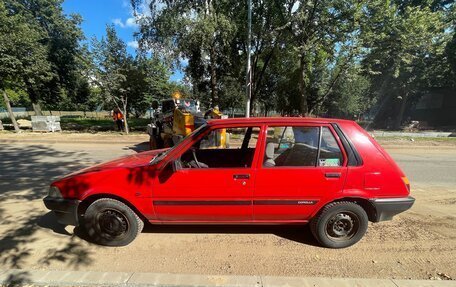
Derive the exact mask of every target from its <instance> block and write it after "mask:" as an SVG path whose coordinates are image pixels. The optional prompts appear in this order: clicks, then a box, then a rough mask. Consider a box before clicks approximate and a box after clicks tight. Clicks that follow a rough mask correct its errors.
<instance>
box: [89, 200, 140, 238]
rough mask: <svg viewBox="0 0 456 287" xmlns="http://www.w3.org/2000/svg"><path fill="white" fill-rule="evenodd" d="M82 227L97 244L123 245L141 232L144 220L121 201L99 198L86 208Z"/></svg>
mask: <svg viewBox="0 0 456 287" xmlns="http://www.w3.org/2000/svg"><path fill="white" fill-rule="evenodd" d="M84 227H85V229H86V231H87V234H88V235H89V237H90V238H91V239H92V240H93V241H94V242H95V243H97V244H100V245H105V246H125V245H128V244H129V243H130V242H132V241H133V240H134V239H135V238H136V236H138V234H139V233H141V231H142V229H143V227H144V222H143V221H142V220H141V218H139V216H138V215H137V214H136V213H135V212H134V211H133V210H131V208H130V207H128V206H127V205H126V204H124V203H123V202H120V201H118V200H115V199H112V198H101V199H98V200H96V201H94V202H93V203H92V204H91V205H90V206H89V207H88V208H87V210H86V212H85V214H84Z"/></svg>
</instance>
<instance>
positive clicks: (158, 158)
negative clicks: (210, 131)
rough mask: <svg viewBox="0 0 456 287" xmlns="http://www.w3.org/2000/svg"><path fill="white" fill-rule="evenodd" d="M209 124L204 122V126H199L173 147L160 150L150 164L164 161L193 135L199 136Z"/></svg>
mask: <svg viewBox="0 0 456 287" xmlns="http://www.w3.org/2000/svg"><path fill="white" fill-rule="evenodd" d="M206 127H207V125H206V124H203V125H202V126H200V127H199V128H197V129H196V130H194V131H193V132H192V133H190V134H189V135H188V136H186V137H185V138H184V139H183V140H182V141H181V142H180V143H178V144H176V145H175V146H173V147H172V148H169V149H167V150H165V151H162V152H160V153H159V154H157V155H156V156H155V157H154V158H152V160H151V161H150V164H156V163H159V162H160V161H162V160H163V159H164V158H165V157H166V156H167V155H168V154H169V153H170V152H171V151H172V150H174V149H175V148H176V147H177V146H179V145H181V144H185V143H184V142H186V141H188V140H189V139H191V138H192V137H195V136H198V135H199V134H200V133H201V132H203V131H204V130H205V129H206Z"/></svg>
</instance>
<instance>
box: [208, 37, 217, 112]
mask: <svg viewBox="0 0 456 287" xmlns="http://www.w3.org/2000/svg"><path fill="white" fill-rule="evenodd" d="M210 61H211V64H210V70H211V100H212V103H211V105H212V108H213V107H215V106H218V105H219V98H218V92H217V70H216V67H215V65H216V53H215V47H214V46H212V47H211V51H210Z"/></svg>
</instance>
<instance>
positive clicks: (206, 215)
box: [44, 118, 414, 248]
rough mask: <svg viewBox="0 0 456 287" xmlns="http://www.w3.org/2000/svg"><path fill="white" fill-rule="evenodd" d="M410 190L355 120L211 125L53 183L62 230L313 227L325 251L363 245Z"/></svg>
mask: <svg viewBox="0 0 456 287" xmlns="http://www.w3.org/2000/svg"><path fill="white" fill-rule="evenodd" d="M409 194H410V185H409V182H408V180H407V177H405V175H404V173H403V172H402V171H401V170H400V168H399V167H398V166H397V165H396V163H395V162H394V161H393V159H392V158H391V157H390V156H389V155H388V154H387V153H386V152H385V151H384V150H383V149H382V148H381V147H380V145H379V144H378V143H377V142H376V141H375V140H374V139H372V138H371V137H370V136H369V135H368V134H367V133H366V132H365V131H364V130H363V129H362V128H361V127H360V126H359V125H357V124H356V123H355V122H353V121H347V120H335V119H318V118H317V119H315V118H250V119H245V118H235V119H224V120H212V121H210V122H208V123H207V124H205V125H203V126H201V127H200V128H198V129H197V130H195V131H194V132H193V133H192V134H190V135H189V136H188V137H186V138H185V139H184V140H182V141H181V142H180V143H179V144H178V145H176V146H174V147H173V148H170V149H166V150H155V151H149V152H143V153H139V154H136V155H131V156H127V157H123V158H120V159H116V160H113V161H110V162H107V163H102V164H99V165H96V166H93V167H90V168H87V169H83V170H81V171H78V172H76V173H73V174H70V175H67V176H66V177H64V178H62V179H60V180H57V181H55V182H53V183H52V184H51V187H50V190H49V195H48V196H47V197H46V198H45V199H44V203H45V205H46V207H47V208H48V209H50V210H53V211H55V214H56V215H57V217H58V221H59V222H60V223H62V224H69V225H78V224H80V223H81V225H84V227H85V228H86V230H87V233H88V234H89V236H90V237H91V238H92V239H93V240H94V241H95V242H97V243H99V244H103V245H109V246H121V245H126V244H129V243H130V242H131V241H133V239H134V238H135V237H136V236H137V235H138V234H139V233H140V232H141V230H142V228H143V226H144V222H150V223H153V224H306V223H310V227H311V231H312V233H313V235H314V236H315V238H316V239H317V240H318V241H319V242H320V244H321V245H323V246H326V247H331V248H343V247H348V246H350V245H353V244H354V243H356V242H358V241H359V240H360V239H361V238H362V237H363V235H364V234H365V232H366V230H367V226H368V221H372V222H379V221H384V220H390V219H392V217H393V216H394V215H396V214H398V213H400V212H403V211H405V210H407V209H409V208H410V207H411V206H412V205H413V203H414V199H413V198H412V197H410V196H409Z"/></svg>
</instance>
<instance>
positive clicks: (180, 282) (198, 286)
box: [0, 269, 456, 287]
mask: <svg viewBox="0 0 456 287" xmlns="http://www.w3.org/2000/svg"><path fill="white" fill-rule="evenodd" d="M0 284H1V285H2V286H8V285H14V286H126V287H129V286H132V287H133V286H163V287H164V286H166V287H215V286H224V287H228V286H229V287H244V286H245V287H247V286H248V287H282V286H283V287H285V286H286V287H311V286H312V287H317V286H318V287H335V286H337V287H345V286H346V287H348V286H356V287H412V286H413V287H443V286H445V287H450V286H456V281H432V280H397V279H354V278H300V277H272V276H225V275H183V274H156V273H136V272H135V273H131V272H130V273H129V272H92V271H45V270H21V269H12V270H3V271H0Z"/></svg>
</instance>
